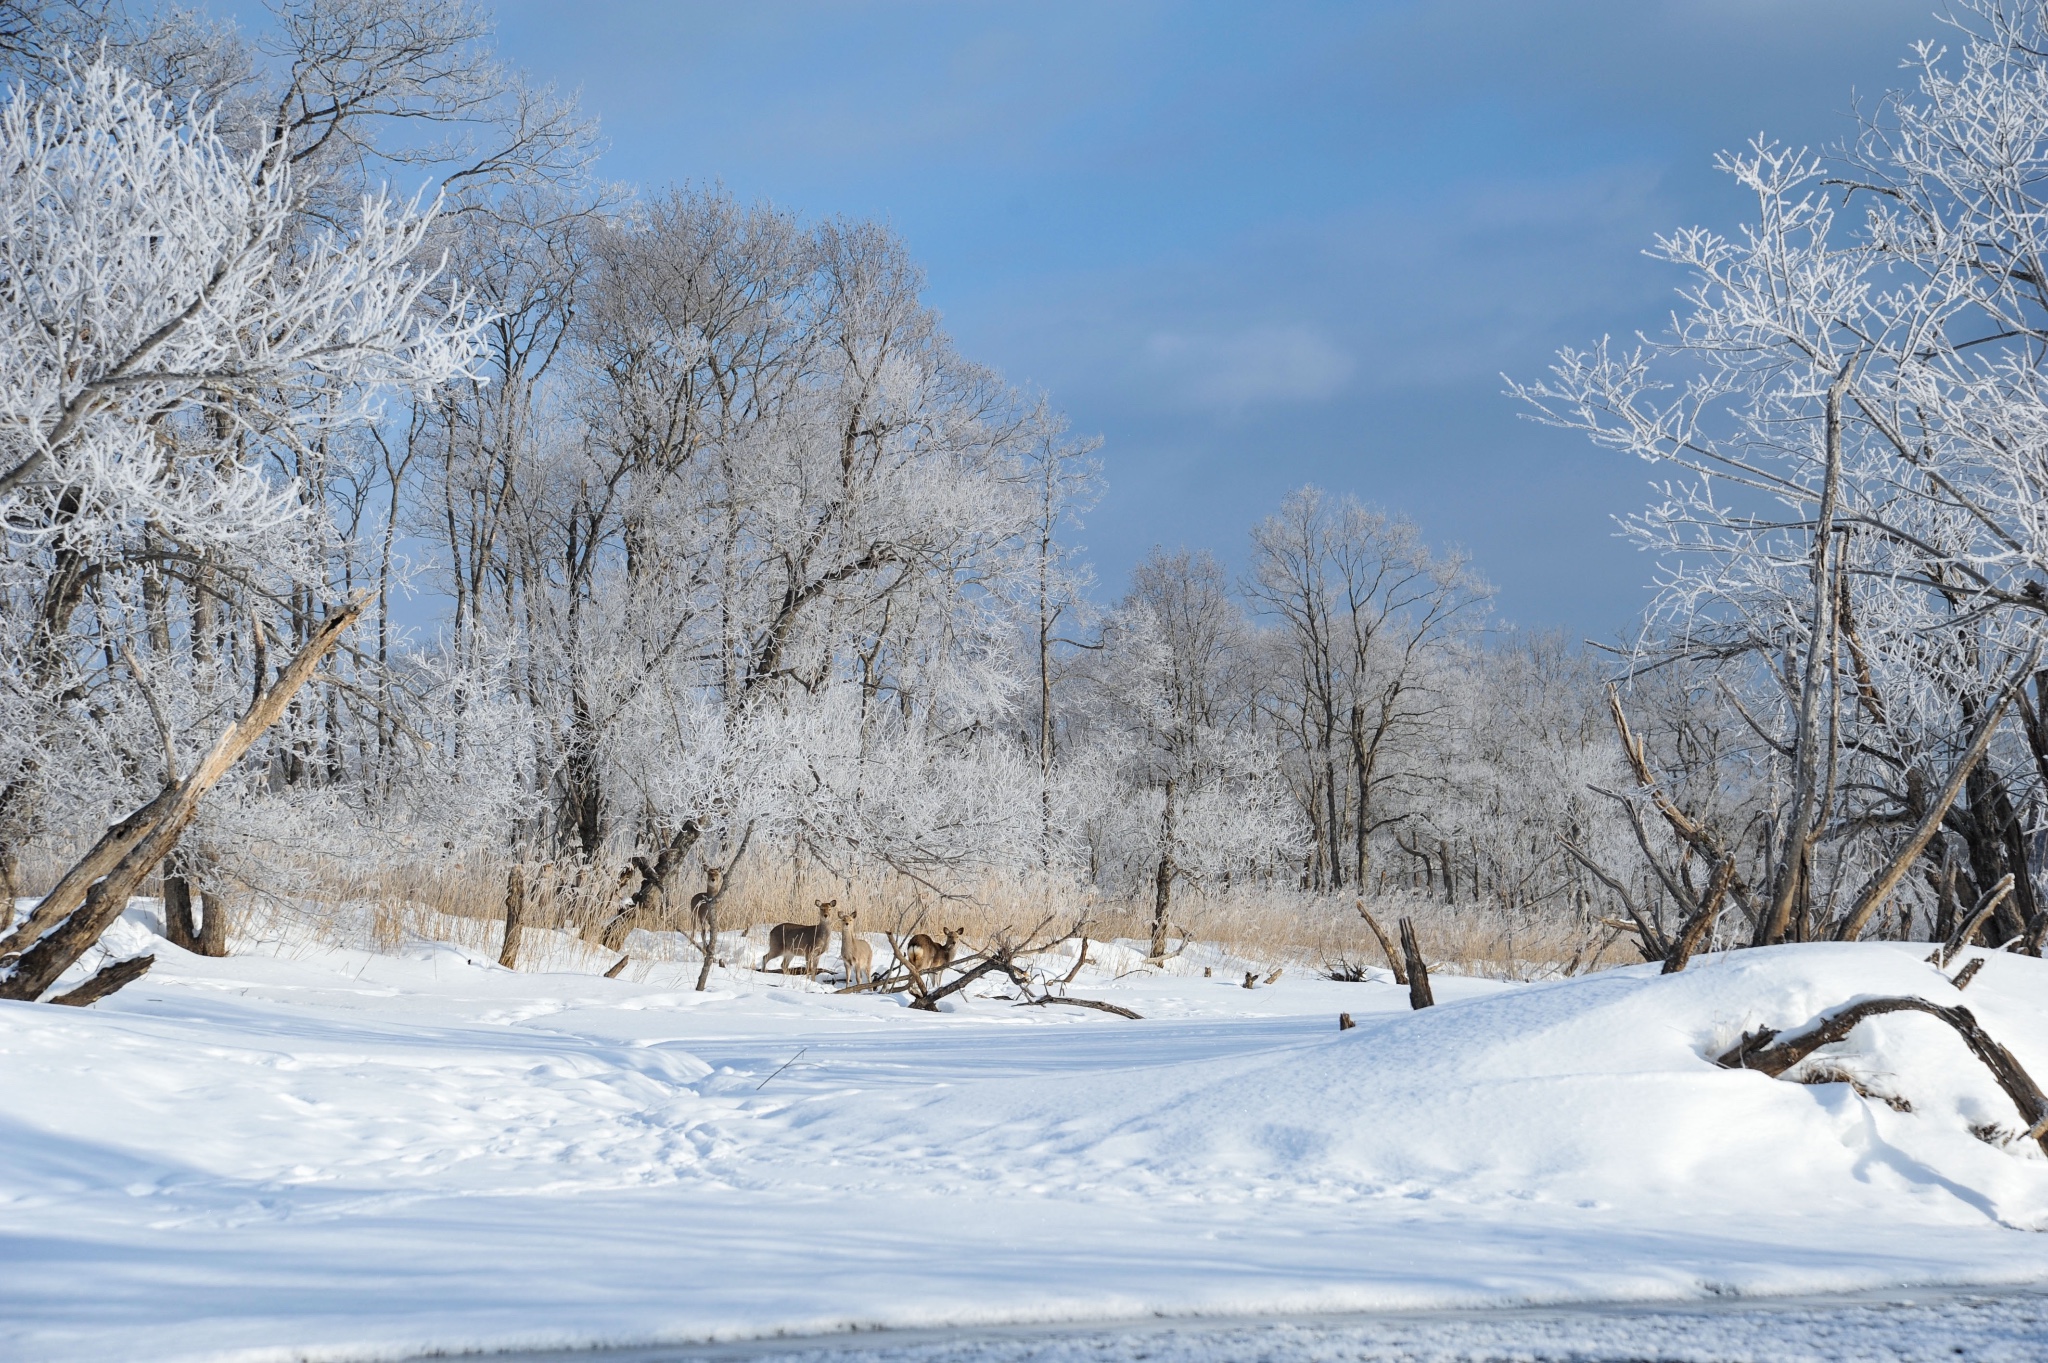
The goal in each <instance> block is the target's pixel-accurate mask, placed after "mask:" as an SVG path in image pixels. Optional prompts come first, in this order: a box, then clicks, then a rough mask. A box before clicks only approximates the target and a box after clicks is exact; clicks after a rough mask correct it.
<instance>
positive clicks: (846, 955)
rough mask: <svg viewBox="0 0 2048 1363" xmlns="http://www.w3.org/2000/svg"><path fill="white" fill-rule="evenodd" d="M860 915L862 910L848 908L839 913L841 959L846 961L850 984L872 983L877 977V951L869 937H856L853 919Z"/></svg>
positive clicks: (847, 978)
mask: <svg viewBox="0 0 2048 1363" xmlns="http://www.w3.org/2000/svg"><path fill="white" fill-rule="evenodd" d="M858 917H860V910H858V909H848V910H847V911H846V912H845V913H842V914H840V915H839V959H840V960H842V961H844V962H846V982H847V983H848V984H872V983H873V982H874V978H875V952H874V948H873V947H870V946H869V945H868V944H867V939H866V938H863V937H856V936H855V935H854V932H853V920H854V919H856V918H858Z"/></svg>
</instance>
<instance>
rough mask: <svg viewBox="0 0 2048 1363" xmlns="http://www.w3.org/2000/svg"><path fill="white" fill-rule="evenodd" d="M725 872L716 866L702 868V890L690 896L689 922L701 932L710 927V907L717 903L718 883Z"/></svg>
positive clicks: (722, 878) (723, 877)
mask: <svg viewBox="0 0 2048 1363" xmlns="http://www.w3.org/2000/svg"><path fill="white" fill-rule="evenodd" d="M724 879H725V872H723V871H721V870H719V869H718V868H717V867H716V866H707V867H705V868H704V888H703V889H701V890H699V891H698V892H697V893H695V894H693V895H691V896H690V921H691V922H692V923H694V924H695V925H696V928H697V931H699V932H702V931H704V929H705V928H707V927H709V926H710V925H711V906H712V905H713V904H714V903H716V902H717V901H718V883H719V882H720V881H721V880H724Z"/></svg>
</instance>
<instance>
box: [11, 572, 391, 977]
mask: <svg viewBox="0 0 2048 1363" xmlns="http://www.w3.org/2000/svg"><path fill="white" fill-rule="evenodd" d="M369 602H370V596H369V594H368V593H358V594H357V595H356V596H355V597H353V598H351V599H350V600H349V601H348V602H346V603H345V604H343V605H342V607H341V608H340V609H339V610H337V611H335V612H334V613H333V614H331V615H329V616H328V617H327V619H326V620H325V621H324V622H323V623H322V624H321V626H320V628H319V629H318V630H317V631H315V632H314V635H313V637H312V638H311V639H310V640H309V641H308V642H307V643H306V646H305V647H304V648H301V649H300V650H299V652H298V655H297V656H296V657H294V658H293V659H292V660H291V661H290V662H289V663H287V664H286V665H285V666H284V667H283V668H282V669H280V670H279V672H278V675H277V679H276V680H275V681H274V682H271V683H270V684H269V685H268V686H261V685H259V689H258V690H257V692H256V695H255V697H254V699H253V700H251V702H250V704H249V708H248V709H247V710H245V711H243V712H242V716H241V718H239V719H237V720H236V721H235V722H234V723H233V724H231V725H229V726H228V728H227V730H226V731H225V732H224V733H222V734H221V736H220V737H219V738H218V739H216V740H215V741H214V745H213V748H212V750H211V751H209V752H208V753H207V754H206V756H205V757H203V758H201V759H200V762H199V765H198V766H197V767H195V768H193V770H192V772H191V774H189V775H188V776H186V777H185V779H183V780H182V781H175V782H173V783H172V784H171V785H169V786H166V787H165V788H164V791H163V793H162V794H160V795H158V796H157V797H156V798H155V799H154V800H151V801H150V802H149V803H148V804H146V805H144V806H143V807H142V808H140V809H138V810H136V811H135V812H134V813H133V814H130V815H129V816H128V817H127V818H125V819H123V820H121V821H120V822H119V823H117V824H115V825H114V826H113V827H111V828H109V829H108V830H107V831H106V833H105V834H104V835H103V836H102V837H101V838H100V840H99V841H98V842H97V843H95V844H94V845H93V848H92V850H91V851H89V852H87V853H86V854H85V855H84V856H83V857H82V858H80V859H79V861H78V862H77V863H76V864H75V865H74V866H72V868H71V869H70V870H69V871H67V872H65V873H64V875H63V877H62V878H60V879H59V880H58V882H57V885H56V887H55V888H54V889H52V890H51V891H50V893H49V894H47V895H45V896H44V897H43V900H42V902H41V903H40V904H38V905H37V906H36V907H35V909H34V910H33V911H32V912H31V913H30V914H29V916H28V920H27V921H26V922H24V923H23V924H22V925H21V926H20V927H19V928H17V929H15V930H14V932H12V933H11V934H9V936H8V937H7V939H6V941H4V942H0V999H19V1000H25V1001H34V1000H35V999H38V998H41V997H42V996H43V994H44V993H45V992H47V991H48V990H49V988H50V987H51V986H52V985H54V984H55V983H56V982H57V978H58V977H59V976H60V975H62V974H63V973H64V972H65V971H66V970H68V969H70V968H71V967H72V965H74V964H75V963H76V962H77V961H78V960H79V958H80V957H82V956H84V955H85V953H86V952H87V951H89V950H91V949H92V947H93V946H94V945H95V944H96V943H98V941H99V940H100V937H101V935H102V934H103V933H105V932H106V930H107V929H108V927H110V926H111V925H112V924H113V922H114V920H115V919H117V918H119V917H120V916H121V913H122V910H124V909H126V908H127V907H128V899H129V897H130V896H131V895H133V894H134V893H135V892H136V890H138V889H140V888H141V886H142V882H143V880H144V879H145V878H146V877H147V876H148V875H149V874H150V872H151V871H153V870H155V869H156V867H157V865H158V863H160V862H161V861H163V859H164V858H165V857H166V856H168V855H169V854H170V852H171V849H172V848H174V847H176V846H177V845H178V839H179V838H180V837H181V836H182V835H183V834H184V832H185V830H186V829H187V828H188V827H190V826H191V823H192V820H193V819H194V818H196V817H197V816H198V814H199V802H200V800H201V799H202V798H204V796H205V795H206V792H207V791H209V790H211V789H213V787H214V786H215V785H216V784H217V783H218V782H219V781H220V779H221V778H222V777H223V776H225V775H227V774H228V772H229V771H230V770H231V769H232V768H233V767H234V765H235V763H237V762H239V761H241V760H242V758H243V756H244V755H245V754H247V753H248V751H249V749H250V748H251V747H253V746H255V743H256V740H257V739H259V738H261V737H262V736H263V735H264V733H265V732H266V731H267V730H269V728H270V726H271V725H273V724H275V723H276V722H277V720H278V718H279V717H280V716H282V715H283V714H284V712H285V707H286V706H288V705H290V704H291V701H292V697H294V696H296V695H297V694H298V693H299V689H300V688H301V687H303V686H304V685H305V684H306V682H307V681H308V680H309V679H310V678H311V677H312V676H313V674H314V672H315V671H316V670H317V669H318V668H319V666H320V663H321V662H322V660H324V659H325V658H326V657H327V654H328V653H329V652H330V651H331V650H332V649H333V648H334V646H335V644H336V643H338V642H339V641H340V639H341V636H342V635H343V634H344V633H346V632H347V631H348V628H349V626H351V625H353V624H354V623H355V622H356V618H357V617H358V616H360V615H361V614H362V613H363V609H364V607H366V606H367V605H368V604H369ZM258 628H259V629H260V628H261V626H260V624H259V626H258ZM145 968H146V967H145ZM140 973H141V971H140V970H138V969H137V968H136V967H135V966H134V965H133V964H131V963H129V962H125V961H124V962H118V963H116V964H114V965H110V966H108V967H106V969H104V970H103V971H101V972H100V976H99V977H98V979H99V982H100V983H102V985H103V987H102V988H101V989H100V990H99V991H98V993H96V994H94V995H93V997H101V996H103V995H104V994H106V993H111V992H112V990H113V989H114V988H118V987H119V986H120V985H121V984H124V983H127V982H128V981H129V980H131V979H134V978H136V977H137V976H138V975H139V974H140ZM79 992H84V991H74V994H76V993H79ZM72 1001H77V1000H75V999H73V1000H72ZM86 1001H88V1002H89V1001H90V999H87V1000H86Z"/></svg>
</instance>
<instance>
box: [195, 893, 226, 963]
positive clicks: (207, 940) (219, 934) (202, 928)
mask: <svg viewBox="0 0 2048 1363" xmlns="http://www.w3.org/2000/svg"><path fill="white" fill-rule="evenodd" d="M199 954H200V955H201V956H225V955H227V954H228V906H227V901H226V900H225V899H223V898H222V897H221V894H220V892H219V891H218V890H209V889H207V888H206V887H205V885H204V884H203V883H202V884H201V886H200V888H199Z"/></svg>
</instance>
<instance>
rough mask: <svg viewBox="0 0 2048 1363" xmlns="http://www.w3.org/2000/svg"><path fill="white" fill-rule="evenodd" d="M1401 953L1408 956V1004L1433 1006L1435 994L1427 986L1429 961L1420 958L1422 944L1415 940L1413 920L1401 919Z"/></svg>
mask: <svg viewBox="0 0 2048 1363" xmlns="http://www.w3.org/2000/svg"><path fill="white" fill-rule="evenodd" d="M1401 954H1402V955H1404V956H1406V957H1407V958H1408V1006H1409V1007H1410V1008H1433V1007H1435V1006H1436V995H1435V994H1433V993H1431V992H1430V988H1429V963H1428V962H1427V961H1425V960H1423V959H1422V946H1421V944H1420V943H1418V942H1417V941H1416V940H1415V920H1414V919H1412V918H1403V919H1402V920H1401Z"/></svg>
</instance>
